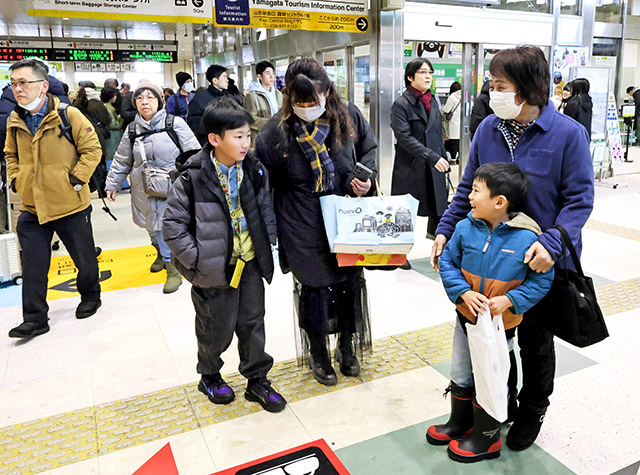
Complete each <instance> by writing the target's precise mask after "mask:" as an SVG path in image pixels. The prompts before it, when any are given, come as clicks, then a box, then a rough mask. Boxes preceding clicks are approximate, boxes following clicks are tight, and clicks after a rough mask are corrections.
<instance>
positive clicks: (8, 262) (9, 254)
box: [0, 232, 22, 284]
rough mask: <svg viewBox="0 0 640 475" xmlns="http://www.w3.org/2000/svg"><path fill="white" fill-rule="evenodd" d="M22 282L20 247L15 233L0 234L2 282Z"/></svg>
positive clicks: (0, 271)
mask: <svg viewBox="0 0 640 475" xmlns="http://www.w3.org/2000/svg"><path fill="white" fill-rule="evenodd" d="M9 281H13V283H14V284H22V268H21V266H20V249H19V247H18V236H17V235H16V234H15V233H11V232H9V233H5V234H0V283H4V282H9Z"/></svg>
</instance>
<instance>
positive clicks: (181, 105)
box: [166, 71, 194, 119]
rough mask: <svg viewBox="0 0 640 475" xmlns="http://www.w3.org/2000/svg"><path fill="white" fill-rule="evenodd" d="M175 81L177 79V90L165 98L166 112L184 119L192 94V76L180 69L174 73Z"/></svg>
mask: <svg viewBox="0 0 640 475" xmlns="http://www.w3.org/2000/svg"><path fill="white" fill-rule="evenodd" d="M176 81H178V92H176V93H175V94H174V95H172V96H169V99H167V104H166V109H167V114H171V115H175V116H176V117H180V118H182V119H186V118H187V111H188V110H189V102H191V99H193V96H194V93H193V88H194V86H193V78H192V77H191V75H190V74H189V73H185V72H184V71H180V72H178V73H176Z"/></svg>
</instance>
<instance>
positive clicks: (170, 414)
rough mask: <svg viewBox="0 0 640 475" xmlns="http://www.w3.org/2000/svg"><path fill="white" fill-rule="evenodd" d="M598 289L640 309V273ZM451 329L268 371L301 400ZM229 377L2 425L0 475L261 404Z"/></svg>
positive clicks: (386, 367)
mask: <svg viewBox="0 0 640 475" xmlns="http://www.w3.org/2000/svg"><path fill="white" fill-rule="evenodd" d="M597 292H598V298H599V301H600V305H601V307H602V310H603V312H604V314H605V315H612V314H615V313H620V312H623V311H627V310H631V309H634V308H638V307H640V278H638V279H633V280H630V281H626V282H620V283H615V284H610V285H606V286H603V287H600V288H598V290H597ZM452 334H453V323H445V324H441V325H436V326H433V327H429V328H423V329H419V330H415V331H411V332H407V333H403V334H400V335H395V336H393V337H388V338H383V339H380V340H376V341H375V342H374V344H373V352H372V354H371V355H368V356H367V357H366V363H365V364H364V365H363V368H362V373H361V374H360V376H359V377H358V378H344V377H341V378H340V382H339V384H338V385H336V386H333V387H327V386H322V385H320V384H317V383H316V382H315V381H314V380H313V377H312V376H311V373H310V371H309V370H307V369H304V368H299V367H298V366H297V365H296V363H295V361H294V360H289V361H284V362H280V363H277V364H275V365H274V367H273V369H272V370H271V372H270V373H269V377H270V378H271V379H272V381H273V382H274V386H275V387H276V388H277V389H278V390H279V391H281V392H282V393H283V394H284V395H285V397H286V398H287V400H288V401H289V402H295V401H300V400H303V399H308V398H312V397H314V396H318V395H320V394H325V393H328V392H331V391H337V390H340V389H343V388H346V387H350V386H355V385H358V384H362V383H363V382H367V381H372V380H375V379H379V378H383V377H386V376H390V375H393V374H397V373H402V372H406V371H410V370H412V369H417V368H420V367H424V366H429V365H433V364H436V363H439V362H442V361H445V360H447V359H449V357H450V354H451V340H452ZM225 377H226V379H227V380H228V381H229V383H230V385H231V386H232V387H233V389H234V391H235V392H236V394H237V396H238V397H237V399H236V400H235V401H234V402H233V403H232V404H229V405H226V406H219V405H214V404H211V403H210V402H209V400H208V399H207V398H206V397H205V396H204V395H203V394H201V393H200V392H199V391H198V389H197V385H196V384H195V383H192V384H187V385H183V386H178V387H174V388H169V389H164V390H161V391H157V392H154V393H149V394H144V395H141V396H134V397H131V398H127V399H122V400H119V401H114V402H112V403H108V404H103V405H100V406H96V407H89V408H84V409H79V410H75V411H71V412H68V413H65V414H59V415H55V416H51V417H46V418H42V419H38V420H35V421H29V422H25V423H22V424H16V425H13V426H8V427H3V428H0V474H2V475H4V474H25V473H39V472H42V471H45V470H51V469H54V468H57V467H60V466H63V465H68V464H72V463H75V462H79V461H81V460H86V459H89V458H92V457H96V456H97V455H104V454H108V453H112V452H114V451H117V450H121V449H125V448H129V447H133V446H136V445H140V444H144V443H146V442H150V441H152V440H155V439H160V438H166V437H169V436H172V435H175V434H180V433H183V432H187V431H191V430H194V429H197V428H200V427H206V426H208V425H211V424H216V423H218V422H222V421H226V420H230V419H235V418H238V417H241V416H245V415H247V414H251V413H254V412H258V411H259V410H262V409H261V408H260V406H259V405H258V404H256V403H250V402H247V401H246V400H245V399H244V397H243V392H244V385H245V384H246V382H245V380H244V378H242V377H241V376H240V375H239V374H238V373H234V374H231V375H226V376H225Z"/></svg>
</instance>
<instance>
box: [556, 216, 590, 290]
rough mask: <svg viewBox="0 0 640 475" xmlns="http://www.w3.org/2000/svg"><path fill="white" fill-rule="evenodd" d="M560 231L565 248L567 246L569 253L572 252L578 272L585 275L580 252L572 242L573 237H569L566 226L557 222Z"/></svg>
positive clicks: (572, 258)
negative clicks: (579, 255)
mask: <svg viewBox="0 0 640 475" xmlns="http://www.w3.org/2000/svg"><path fill="white" fill-rule="evenodd" d="M554 228H556V229H557V230H558V231H560V236H562V241H563V243H564V245H563V248H564V247H565V246H566V247H567V249H569V253H570V254H571V260H572V261H573V265H574V266H575V268H576V270H577V271H578V274H580V275H581V276H582V277H584V272H582V265H581V264H580V258H579V257H578V253H577V252H576V248H575V247H573V243H572V242H571V238H570V237H569V233H568V232H567V230H566V229H564V227H562V226H561V225H560V224H556V225H555V226H554Z"/></svg>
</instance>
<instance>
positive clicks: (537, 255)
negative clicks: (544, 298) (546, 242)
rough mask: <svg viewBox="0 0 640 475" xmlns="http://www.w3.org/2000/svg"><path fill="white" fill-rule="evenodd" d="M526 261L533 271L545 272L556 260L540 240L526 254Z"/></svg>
mask: <svg viewBox="0 0 640 475" xmlns="http://www.w3.org/2000/svg"><path fill="white" fill-rule="evenodd" d="M524 263H525V264H529V268H530V269H531V270H532V271H534V272H538V273H543V274H544V273H545V272H547V271H548V270H549V269H551V268H552V267H553V265H554V264H555V261H554V260H553V258H552V257H551V254H549V251H547V249H546V248H545V247H544V246H543V245H542V244H541V243H540V241H536V242H534V243H533V244H532V245H531V247H530V248H529V250H528V251H527V253H526V254H525V255H524Z"/></svg>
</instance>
